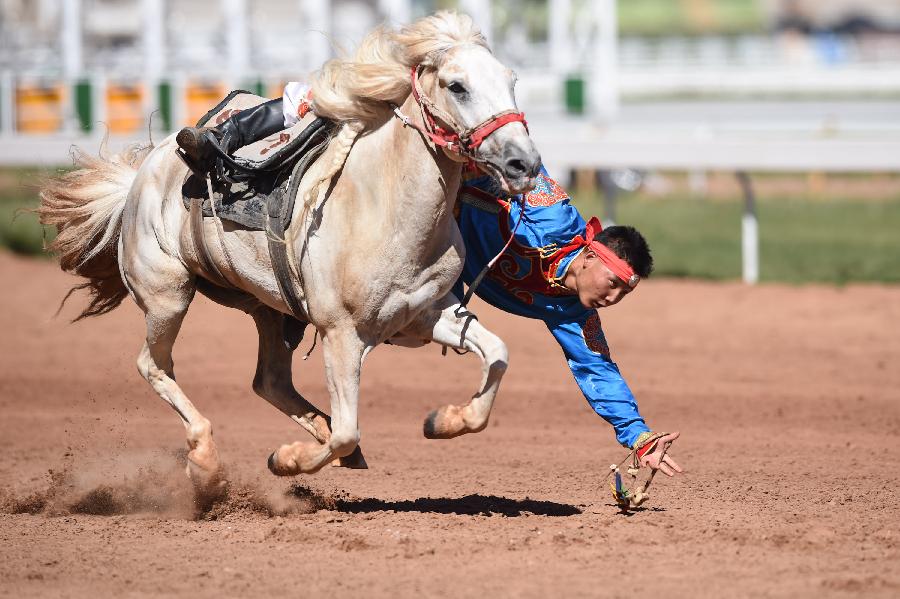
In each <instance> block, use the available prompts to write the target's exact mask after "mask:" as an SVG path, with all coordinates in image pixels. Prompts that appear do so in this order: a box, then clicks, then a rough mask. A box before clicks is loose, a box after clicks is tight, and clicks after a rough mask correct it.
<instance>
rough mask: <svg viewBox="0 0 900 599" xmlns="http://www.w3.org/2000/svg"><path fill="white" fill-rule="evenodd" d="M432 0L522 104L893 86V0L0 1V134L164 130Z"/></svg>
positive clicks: (310, 63)
mask: <svg viewBox="0 0 900 599" xmlns="http://www.w3.org/2000/svg"><path fill="white" fill-rule="evenodd" d="M441 8H449V9H457V10H461V11H464V12H467V13H469V14H470V15H472V16H473V18H475V20H476V22H477V23H478V24H479V26H480V27H481V28H482V30H483V31H484V32H485V34H486V35H487V37H488V39H489V41H490V42H491V45H492V47H493V48H494V51H495V53H496V54H497V55H498V56H499V58H500V59H501V60H503V61H504V62H505V63H507V64H509V65H511V66H513V67H515V68H516V69H517V70H518V71H519V74H520V83H519V86H518V94H519V98H520V102H521V104H522V106H523V107H524V108H526V109H527V110H529V112H530V113H531V114H535V113H544V114H558V113H561V112H564V111H569V112H572V113H576V114H579V113H587V114H589V115H592V116H593V117H595V118H597V119H599V120H609V119H610V118H612V117H613V116H614V115H615V114H616V111H617V108H618V103H619V97H626V98H647V97H666V96H685V95H689V96H704V95H711V96H717V97H721V96H723V95H747V94H755V95H759V94H764V95H791V94H795V95H804V94H806V95H810V94H817V93H825V94H829V93H836V94H843V95H846V94H857V95H865V94H870V93H879V94H881V93H900V77H896V76H895V75H896V74H897V72H898V71H897V69H900V25H898V24H900V0H0V131H6V132H9V131H11V130H20V131H53V130H56V129H58V128H59V127H61V126H64V127H69V128H72V127H75V126H81V127H82V128H89V127H90V123H92V122H96V121H97V120H98V119H100V120H104V122H110V121H111V122H112V125H111V126H112V128H113V129H114V130H120V129H123V130H128V129H130V128H141V127H142V126H143V125H144V124H145V123H144V122H143V121H144V119H142V118H141V117H139V115H140V114H149V113H150V112H152V111H153V110H159V111H160V114H161V115H162V126H163V127H164V128H171V127H173V126H175V125H176V124H180V123H184V122H189V121H191V120H192V119H193V118H194V117H195V116H196V115H197V113H198V111H199V112H200V114H202V109H203V107H204V106H208V105H209V103H210V102H211V101H212V99H214V98H216V97H219V96H221V95H222V94H223V93H224V92H225V91H227V89H230V88H237V87H243V88H247V89H251V90H253V91H256V92H257V93H260V94H264V95H276V94H278V93H279V89H280V86H281V84H282V83H283V82H285V81H287V80H291V79H297V78H301V79H302V78H304V77H306V76H307V75H308V74H309V73H310V72H311V71H312V70H314V69H315V68H317V67H318V66H319V65H320V64H322V62H323V61H325V60H326V59H328V58H329V57H331V56H333V55H334V54H335V52H337V51H340V49H352V47H353V46H354V45H355V43H356V42H358V41H359V39H360V38H361V37H362V36H363V35H364V33H365V32H366V31H368V30H369V29H371V28H372V27H373V26H375V25H377V24H378V23H381V22H385V21H387V22H389V23H391V24H398V23H403V22H408V21H410V20H412V19H414V18H416V17H419V16H422V15H425V14H428V13H431V12H433V11H434V10H436V9H441ZM136 115H138V116H136ZM76 121H78V123H76Z"/></svg>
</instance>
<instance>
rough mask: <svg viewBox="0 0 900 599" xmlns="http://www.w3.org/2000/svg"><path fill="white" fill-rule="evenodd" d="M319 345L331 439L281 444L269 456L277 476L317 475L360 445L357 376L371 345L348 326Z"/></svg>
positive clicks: (333, 333) (327, 336)
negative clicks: (329, 464) (323, 441)
mask: <svg viewBox="0 0 900 599" xmlns="http://www.w3.org/2000/svg"><path fill="white" fill-rule="evenodd" d="M322 344H323V353H324V356H325V377H326V379H327V381H328V391H329V393H330V395H331V437H330V438H329V439H328V443H325V444H324V445H319V444H318V443H309V442H301V441H298V442H296V443H293V444H291V445H282V446H281V447H280V448H278V450H277V451H275V452H274V453H273V454H272V455H271V456H269V470H271V471H272V472H273V473H274V474H277V475H279V476H293V475H295V474H299V473H301V472H305V473H311V472H316V471H318V470H319V469H320V468H321V467H322V466H324V465H325V464H327V463H329V462H330V461H332V460H334V459H335V458H343V457H346V456H350V455H351V454H353V452H354V451H355V450H356V448H357V447H358V446H359V423H358V418H357V416H358V411H357V408H358V404H359V373H360V369H361V368H362V360H363V357H364V356H365V354H366V352H367V351H368V350H369V349H371V346H369V345H366V343H365V342H363V341H362V340H361V339H360V338H359V335H358V334H357V332H356V330H355V329H353V328H350V327H343V328H335V329H331V330H328V331H326V333H325V335H324V337H323V339H322Z"/></svg>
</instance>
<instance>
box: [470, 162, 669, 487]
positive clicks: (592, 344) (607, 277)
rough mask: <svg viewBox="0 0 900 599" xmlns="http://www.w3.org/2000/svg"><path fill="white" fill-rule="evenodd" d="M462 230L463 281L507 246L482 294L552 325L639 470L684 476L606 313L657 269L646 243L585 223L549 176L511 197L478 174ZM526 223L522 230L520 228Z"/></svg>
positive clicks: (627, 232)
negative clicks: (618, 353) (643, 402)
mask: <svg viewBox="0 0 900 599" xmlns="http://www.w3.org/2000/svg"><path fill="white" fill-rule="evenodd" d="M459 198H460V200H461V201H460V202H458V204H457V209H458V211H459V216H458V222H459V228H460V231H461V232H462V236H463V240H464V241H465V246H466V261H465V265H464V267H463V274H462V281H460V283H459V284H458V285H457V288H456V289H455V290H454V292H455V293H456V295H457V297H462V282H463V281H464V282H465V283H466V284H472V282H473V281H474V280H475V279H476V277H477V276H478V274H479V273H480V272H481V270H482V269H483V268H484V266H485V265H486V264H488V263H489V261H490V260H491V259H492V258H493V257H494V256H496V255H497V254H498V253H500V252H501V250H502V249H503V247H504V246H505V245H506V243H507V241H508V240H509V239H510V237H512V241H511V242H510V244H509V247H508V248H507V249H506V250H505V251H504V252H503V254H502V255H501V256H500V257H499V259H498V261H497V263H496V264H495V266H494V267H493V268H492V269H491V270H490V271H489V272H488V274H487V276H486V277H485V278H484V279H483V280H482V281H481V283H480V284H478V286H477V287H476V291H475V293H477V295H478V296H479V297H481V298H482V299H483V300H485V301H486V302H488V303H489V304H492V305H493V306H496V307H497V308H500V309H501V310H503V311H505V312H509V313H511V314H516V315H519V316H525V317H527V318H537V319H540V320H542V321H544V323H545V324H546V325H547V328H548V329H550V332H551V333H552V334H553V336H554V338H555V339H556V341H557V342H558V343H559V345H560V347H561V348H562V350H563V354H564V355H565V357H566V360H567V362H568V364H569V368H570V369H571V371H572V375H573V376H574V377H575V381H576V382H577V383H578V386H579V387H580V388H581V391H582V393H583V394H584V396H585V398H586V399H587V400H588V403H590V405H591V407H592V408H593V409H594V411H595V412H596V413H597V414H598V415H600V416H601V417H602V418H603V419H604V420H606V421H607V422H609V423H610V424H611V425H612V426H613V428H614V429H615V432H616V439H617V440H618V441H619V442H620V443H621V444H622V445H624V446H625V447H628V448H630V449H634V450H635V451H636V453H637V455H638V458H639V460H640V462H641V463H642V464H644V465H648V466H650V467H651V468H653V469H659V470H661V471H662V472H664V473H665V474H667V475H669V476H674V475H675V473H676V472H681V471H682V470H681V468H680V467H679V466H678V464H677V463H676V462H675V461H674V460H673V459H672V458H671V456H669V455H668V454H666V455H665V456H664V457H663V453H664V447H665V446H666V445H667V444H668V443H670V442H672V441H674V440H675V439H677V438H678V435H679V433H671V434H666V433H652V432H651V431H650V429H649V428H648V427H647V425H646V424H645V423H644V420H643V418H642V417H641V415H640V414H639V412H638V409H637V403H636V402H635V399H634V396H633V395H632V393H631V391H630V390H629V388H628V385H627V384H626V383H625V380H624V379H623V378H622V375H621V374H620V373H619V369H618V367H617V366H616V364H615V363H614V362H613V361H612V359H611V358H610V352H609V346H608V345H607V343H606V338H605V336H604V334H603V330H602V328H601V326H600V318H599V316H598V310H599V309H602V308H608V307H610V306H612V305H614V304H617V303H618V302H620V301H621V300H622V299H623V298H624V297H625V296H626V295H628V294H629V293H631V292H632V291H634V289H635V288H636V287H637V285H638V283H639V282H640V280H641V279H642V278H646V277H647V276H649V274H650V272H651V271H652V269H653V258H652V257H651V255H650V250H649V248H648V247H647V242H646V241H645V240H644V237H643V236H642V235H641V234H640V233H639V232H637V231H636V230H635V229H634V228H632V227H609V228H608V229H605V230H602V231H601V226H600V222H599V221H598V220H597V219H596V218H593V219H591V221H590V222H588V223H585V221H584V219H583V218H582V217H581V215H580V214H579V213H578V211H577V210H576V209H575V207H574V206H572V205H571V204H570V202H569V198H568V196H567V194H566V192H565V191H564V190H563V189H562V188H561V187H560V186H559V185H558V184H557V183H556V182H555V181H553V180H552V179H551V178H550V177H549V176H548V174H547V172H546V170H544V169H541V173H540V174H539V175H538V179H537V185H536V186H535V188H534V189H533V190H532V191H531V192H529V193H527V194H525V195H524V197H522V198H520V199H515V198H506V197H504V195H503V193H502V192H501V190H500V186H499V184H498V183H497V181H496V180H495V179H493V178H491V177H489V176H487V175H484V174H481V173H480V172H477V171H476V172H470V173H469V177H468V180H467V181H465V182H464V184H463V186H462V188H461V189H460V194H459ZM517 223H518V228H517V227H516V224H517Z"/></svg>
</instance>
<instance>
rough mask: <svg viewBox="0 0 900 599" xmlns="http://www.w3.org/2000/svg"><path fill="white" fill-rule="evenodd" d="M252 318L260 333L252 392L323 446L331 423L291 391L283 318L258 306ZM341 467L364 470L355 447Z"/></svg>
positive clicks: (292, 387) (291, 351) (328, 436)
mask: <svg viewBox="0 0 900 599" xmlns="http://www.w3.org/2000/svg"><path fill="white" fill-rule="evenodd" d="M251 316H253V321H254V322H255V323H256V330H257V332H258V333H259V355H258V358H257V362H256V375H255V376H254V377H253V390H254V391H255V392H256V394H257V395H259V396H260V397H262V398H263V399H265V400H266V401H268V402H269V403H270V404H272V405H273V406H275V407H276V408H278V409H279V410H281V411H282V412H284V413H285V414H286V415H287V416H289V417H290V418H291V420H293V421H294V422H296V423H297V424H299V425H300V426H301V427H303V428H304V429H305V430H306V431H307V432H308V433H309V434H310V435H312V436H313V437H314V438H315V439H316V441H318V442H319V443H321V444H323V445H324V444H326V443H328V442H329V440H330V439H331V419H330V418H329V417H328V416H327V415H326V414H325V413H324V412H322V411H321V410H319V409H318V408H317V407H316V406H314V405H313V404H311V403H310V402H309V401H307V400H306V398H305V397H303V396H302V395H300V394H299V393H298V392H297V390H296V389H295V388H294V383H293V380H292V377H291V360H292V356H293V353H294V352H293V350H292V349H289V348H288V347H287V346H286V345H285V343H284V337H283V326H284V318H285V317H284V315H283V314H281V313H280V312H277V311H275V310H273V309H272V308H269V307H268V306H260V307H258V308H257V309H255V310H254V311H253V312H252V313H251ZM340 465H341V466H345V467H350V468H366V460H365V458H363V455H362V451H361V450H360V449H359V447H357V448H356V450H355V451H354V452H353V453H352V454H351V455H349V456H347V457H344V458H341V462H340Z"/></svg>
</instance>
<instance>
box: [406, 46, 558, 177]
mask: <svg viewBox="0 0 900 599" xmlns="http://www.w3.org/2000/svg"><path fill="white" fill-rule="evenodd" d="M419 74H421V76H419ZM429 75H430V76H429ZM412 76H413V87H414V90H413V92H414V94H417V95H421V97H419V98H417V99H418V100H419V102H420V104H422V106H423V112H425V115H426V120H428V118H429V116H430V117H432V118H433V119H434V121H435V124H436V126H437V127H438V128H440V129H444V130H446V132H447V134H448V135H449V136H450V137H451V138H452V137H453V136H454V135H455V136H458V137H459V143H458V144H457V145H453V144H451V146H450V148H449V151H451V152H454V151H455V152H457V153H458V154H461V155H464V156H468V157H470V158H472V159H473V160H475V162H477V163H478V164H479V165H480V166H481V167H482V168H483V169H484V170H485V171H487V172H489V173H490V174H492V175H493V176H494V177H496V178H497V179H498V180H499V181H500V183H501V185H502V186H503V189H504V191H507V192H509V193H514V194H515V193H523V192H526V191H529V190H531V189H532V188H533V187H534V184H535V177H536V176H537V174H538V171H539V169H540V166H541V156H540V154H539V153H538V151H537V148H536V147H535V145H534V142H533V141H532V140H531V137H529V135H528V129H527V126H526V124H525V119H524V115H523V114H522V113H520V112H519V111H518V109H517V107H516V99H515V93H514V87H515V83H516V75H515V73H513V71H511V70H510V69H508V68H507V67H505V66H504V65H503V64H501V63H500V61H498V60H497V59H496V58H494V55H493V54H491V52H490V50H488V49H487V48H485V47H483V46H481V45H478V44H463V45H459V46H456V47H454V48H451V49H450V50H448V51H447V52H446V53H445V54H443V56H441V58H440V60H438V61H436V65H435V66H434V68H433V69H428V70H423V69H421V68H420V69H419V70H418V72H414V73H413V75H412ZM429 111H430V112H431V113H432V114H431V115H429V114H428V112H429ZM438 132H440V131H438ZM433 139H434V138H433Z"/></svg>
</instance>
